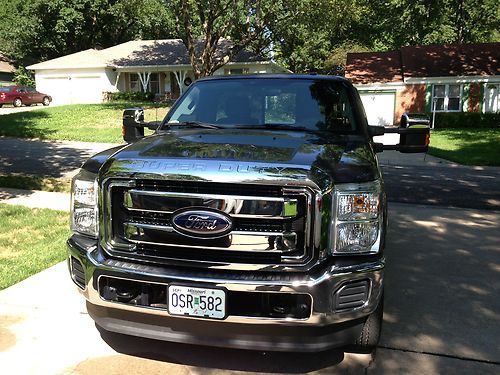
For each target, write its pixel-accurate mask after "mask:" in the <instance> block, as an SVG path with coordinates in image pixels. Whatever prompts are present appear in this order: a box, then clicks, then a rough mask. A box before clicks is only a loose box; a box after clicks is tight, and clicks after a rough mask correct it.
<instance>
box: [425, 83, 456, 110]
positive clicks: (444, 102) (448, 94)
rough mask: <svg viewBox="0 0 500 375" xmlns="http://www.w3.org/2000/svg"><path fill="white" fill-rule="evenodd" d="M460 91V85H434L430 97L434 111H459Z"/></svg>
mask: <svg viewBox="0 0 500 375" xmlns="http://www.w3.org/2000/svg"><path fill="white" fill-rule="evenodd" d="M461 93H462V86H461V85H434V90H433V93H432V98H433V102H434V103H435V104H434V105H435V107H434V108H435V110H436V112H457V111H460V107H461V104H462V103H461V99H460V98H461Z"/></svg>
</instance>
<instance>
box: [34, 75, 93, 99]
mask: <svg viewBox="0 0 500 375" xmlns="http://www.w3.org/2000/svg"><path fill="white" fill-rule="evenodd" d="M39 83H40V85H39V86H37V89H38V91H40V92H43V93H46V94H49V95H50V96H52V100H53V102H54V104H86V103H100V102H101V101H102V98H101V96H102V92H101V91H102V90H101V81H100V77H99V76H76V77H69V76H58V77H45V78H44V79H42V80H40V81H39Z"/></svg>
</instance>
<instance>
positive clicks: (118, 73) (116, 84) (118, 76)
mask: <svg viewBox="0 0 500 375" xmlns="http://www.w3.org/2000/svg"><path fill="white" fill-rule="evenodd" d="M120 74H121V72H120V71H118V72H116V79H115V90H116V91H118V81H119V80H120Z"/></svg>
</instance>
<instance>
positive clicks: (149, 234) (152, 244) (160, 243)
mask: <svg viewBox="0 0 500 375" xmlns="http://www.w3.org/2000/svg"><path fill="white" fill-rule="evenodd" d="M104 191H105V194H104V195H103V197H104V202H103V203H104V207H105V210H104V215H105V216H106V217H105V218H104V220H103V221H104V222H105V223H107V225H106V226H105V227H104V228H103V229H104V233H103V238H104V243H103V245H104V247H105V249H106V250H107V251H108V253H110V254H111V255H113V256H115V257H121V258H128V259H130V258H132V259H141V260H144V261H150V262H154V263H168V264H178V265H193V264H196V265H197V266H203V265H204V266H210V265H217V266H218V267H222V268H224V267H228V268H232V269H234V267H237V266H238V265H241V269H245V266H248V265H270V266H274V265H287V266H288V265H290V266H301V265H305V264H307V263H308V262H310V261H311V259H312V258H313V256H314V254H313V246H312V241H311V235H312V233H313V232H312V222H313V220H312V216H313V214H314V212H313V211H314V210H313V208H312V207H314V205H313V204H312V202H313V194H312V193H311V192H310V191H309V190H308V189H306V188H295V187H293V188H292V187H281V186H272V185H271V186H268V185H245V184H224V183H211V182H198V181H196V182H193V181H152V180H134V181H120V180H114V181H111V182H109V181H108V182H107V183H106V184H105V187H104ZM191 208H192V209H201V210H203V209H209V210H216V211H222V212H224V213H225V214H226V215H228V216H229V217H230V219H231V221H232V223H233V226H232V229H231V232H229V233H228V234H227V235H225V236H223V237H220V238H192V237H189V236H186V235H184V234H181V233H179V232H178V231H176V230H175V228H174V225H173V222H172V217H173V216H174V215H175V212H176V211H178V210H184V209H191ZM246 269H249V268H248V267H246Z"/></svg>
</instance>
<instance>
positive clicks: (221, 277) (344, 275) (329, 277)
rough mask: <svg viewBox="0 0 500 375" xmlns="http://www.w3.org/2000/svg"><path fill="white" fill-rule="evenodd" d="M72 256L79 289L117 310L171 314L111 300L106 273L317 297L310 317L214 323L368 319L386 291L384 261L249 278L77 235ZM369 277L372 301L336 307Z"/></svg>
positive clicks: (91, 300)
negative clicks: (145, 257)
mask: <svg viewBox="0 0 500 375" xmlns="http://www.w3.org/2000/svg"><path fill="white" fill-rule="evenodd" d="M68 249H69V253H70V256H73V257H74V258H76V259H77V260H79V261H80V262H81V263H82V265H83V267H84V269H85V275H86V278H85V288H84V289H81V288H80V292H81V293H82V294H83V295H84V296H85V298H86V299H87V300H88V302H89V303H90V304H92V305H94V306H100V307H104V308H109V309H118V310H124V311H129V312H136V313H142V314H147V315H154V316H164V317H165V316H167V317H168V316H170V315H169V314H168V312H167V311H166V310H164V309H156V308H148V307H140V306H132V305H126V304H121V303H117V302H110V301H106V300H104V299H102V298H101V296H100V295H99V291H98V290H97V279H98V277H99V276H101V275H105V276H110V277H115V278H123V279H127V280H134V281H139V282H151V283H155V284H165V285H168V284H170V283H175V282H182V283H186V282H193V283H196V284H197V285H200V284H203V285H206V286H207V287H223V288H225V289H227V290H229V291H240V292H245V291H247V292H256V291H257V292H280V293H299V294H309V295H310V296H311V298H312V311H311V314H310V316H309V318H307V319H290V318H267V317H266V318H262V317H245V316H231V315H230V316H228V317H227V318H226V319H224V320H223V321H210V323H211V324H221V323H236V324H279V325H285V326H326V325H331V324H337V323H342V322H347V321H351V320H356V319H360V318H363V317H365V316H367V315H369V314H370V313H372V312H373V311H374V310H375V308H376V307H377V305H378V302H379V300H380V298H381V295H382V284H383V269H384V260H383V259H381V260H378V261H374V262H370V263H363V264H359V265H356V266H350V267H337V266H330V267H328V268H325V269H323V270H321V271H319V272H316V273H314V274H311V275H301V276H289V275H287V274H284V273H277V274H276V276H271V277H270V276H264V277H257V276H256V275H252V276H251V277H246V276H244V275H241V272H240V273H238V274H236V275H237V277H231V275H227V273H221V272H217V270H209V271H206V272H203V273H200V272H198V273H195V272H193V273H190V272H183V273H180V272H179V271H171V270H168V269H167V268H164V267H154V266H144V265H140V264H136V263H128V262H123V261H116V260H111V259H106V258H104V257H103V256H102V255H101V254H100V252H99V251H98V249H97V246H96V245H95V244H94V245H90V244H88V245H87V246H85V245H82V244H81V243H79V242H76V241H74V240H72V239H70V240H68ZM364 279H367V280H369V281H370V290H369V295H368V299H367V302H366V303H365V304H364V305H363V306H361V307H358V308H354V309H350V310H344V311H334V294H335V292H336V291H337V290H339V288H340V287H342V285H344V284H345V283H347V282H351V281H356V280H364ZM173 319H177V320H178V319H182V320H190V321H192V320H200V319H198V318H185V317H173Z"/></svg>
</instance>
